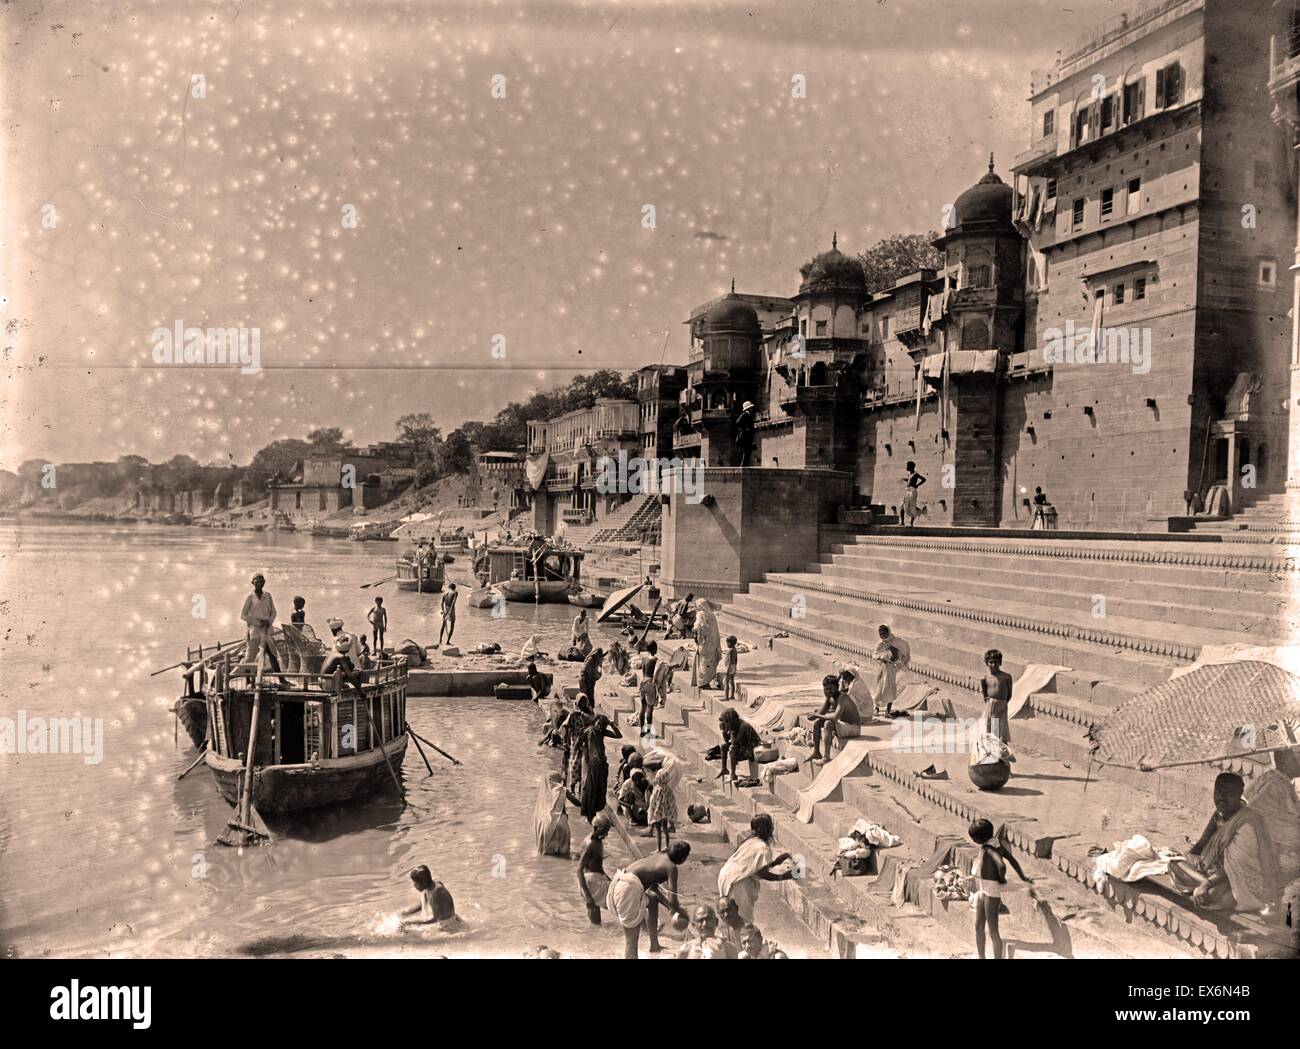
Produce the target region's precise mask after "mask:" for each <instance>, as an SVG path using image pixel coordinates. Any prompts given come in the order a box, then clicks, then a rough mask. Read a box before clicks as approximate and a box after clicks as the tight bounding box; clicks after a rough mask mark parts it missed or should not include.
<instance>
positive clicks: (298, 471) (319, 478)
mask: <svg viewBox="0 0 1300 1049" xmlns="http://www.w3.org/2000/svg"><path fill="white" fill-rule="evenodd" d="M414 467H415V450H414V449H413V448H411V447H410V446H409V445H405V444H400V443H397V442H392V441H386V442H383V443H380V444H373V445H369V446H367V447H365V448H350V447H344V448H339V449H336V450H321V451H319V452H317V453H315V454H313V455H310V456H308V457H307V458H306V459H304V460H303V461H302V462H301V463H300V464H298V465H297V466H296V467H295V469H294V471H293V473H292V475H291V476H290V477H289V478H288V479H285V480H273V481H271V482H270V483H269V484H268V485H267V488H268V490H269V493H270V499H271V510H272V511H273V512H282V513H287V514H289V515H290V516H304V517H308V518H315V517H325V516H328V515H330V514H335V513H338V512H339V511H340V510H344V509H347V508H349V507H351V508H364V509H370V508H371V507H375V506H379V505H380V504H381V503H384V502H387V501H388V500H389V499H392V498H393V497H394V496H396V495H397V494H398V493H399V492H400V491H401V490H402V489H404V488H405V487H406V486H407V485H409V484H411V483H413V482H414V480H415V470H414Z"/></svg>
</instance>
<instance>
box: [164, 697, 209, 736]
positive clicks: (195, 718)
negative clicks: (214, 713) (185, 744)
mask: <svg viewBox="0 0 1300 1049" xmlns="http://www.w3.org/2000/svg"><path fill="white" fill-rule="evenodd" d="M172 710H173V711H174V712H175V714H176V717H177V718H178V719H179V720H180V723H181V726H182V727H183V728H184V729H185V734H186V735H187V736H189V737H190V742H191V743H193V744H194V745H195V746H196V747H201V746H203V744H204V743H205V742H206V741H207V738H208V702H207V700H206V699H204V698H203V697H202V696H181V698H180V699H178V700H177V701H176V703H175V705H173V707H172Z"/></svg>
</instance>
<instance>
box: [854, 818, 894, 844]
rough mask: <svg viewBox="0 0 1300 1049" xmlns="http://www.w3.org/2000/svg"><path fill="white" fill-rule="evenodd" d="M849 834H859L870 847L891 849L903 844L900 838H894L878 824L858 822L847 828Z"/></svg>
mask: <svg viewBox="0 0 1300 1049" xmlns="http://www.w3.org/2000/svg"><path fill="white" fill-rule="evenodd" d="M849 833H850V834H861V835H862V836H863V837H864V838H866V839H867V841H869V842H870V843H871V844H872V845H875V846H877V847H878V848H882V849H892V848H893V847H894V846H895V845H901V844H902V843H903V839H902V838H896V837H894V835H892V834H890V833H889V831H887V830H885V828H884V827H882V826H881V825H880V824H879V823H872V822H870V821H869V820H863V819H860V820H858V821H857V822H856V823H855V824H853V826H852V827H850V828H849Z"/></svg>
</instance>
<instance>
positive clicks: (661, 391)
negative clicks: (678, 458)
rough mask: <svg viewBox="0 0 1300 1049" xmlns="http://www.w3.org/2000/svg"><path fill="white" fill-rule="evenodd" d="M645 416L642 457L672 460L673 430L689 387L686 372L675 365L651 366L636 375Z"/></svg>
mask: <svg viewBox="0 0 1300 1049" xmlns="http://www.w3.org/2000/svg"><path fill="white" fill-rule="evenodd" d="M633 376H634V377H635V379H636V395H637V402H638V403H639V404H640V417H641V456H642V457H643V458H645V459H656V458H658V459H670V458H672V454H673V430H674V427H675V426H676V424H677V413H678V411H679V410H680V408H681V393H682V390H684V389H685V388H686V369H685V368H682V367H679V366H678V365H675V364H647V365H646V366H645V367H644V368H638V369H637V370H636V371H635V372H633Z"/></svg>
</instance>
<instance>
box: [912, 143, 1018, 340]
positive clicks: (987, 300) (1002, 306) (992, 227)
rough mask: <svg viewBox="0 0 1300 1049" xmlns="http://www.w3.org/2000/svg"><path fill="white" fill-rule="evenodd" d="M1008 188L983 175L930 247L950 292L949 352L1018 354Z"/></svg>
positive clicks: (1014, 234) (1013, 237)
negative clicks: (938, 259) (935, 252)
mask: <svg viewBox="0 0 1300 1049" xmlns="http://www.w3.org/2000/svg"><path fill="white" fill-rule="evenodd" d="M1012 196H1013V194H1012V191H1011V187H1010V186H1008V185H1007V184H1006V183H1005V182H1003V181H1002V179H1000V178H999V177H998V175H997V173H996V172H995V171H994V170H993V154H991V153H990V154H989V170H988V173H987V174H985V176H984V177H983V178H981V179H980V180H979V181H978V182H977V183H975V185H973V186H971V187H970V189H968V190H966V192H964V193H963V194H961V196H959V197H958V198H957V200H956V201H955V202H954V204H953V211H952V215H951V220H952V224H951V225H950V226H949V227H948V229H947V230H945V232H944V235H943V236H942V237H940V238H939V239H938V240H936V241H935V242H934V246H935V247H936V248H938V249H939V250H940V251H942V252H943V253H944V273H945V275H946V276H947V279H948V287H949V288H950V289H954V290H953V292H952V294H951V295H950V296H949V300H948V314H949V320H948V325H947V336H948V343H947V347H948V349H949V350H997V351H998V352H999V353H1001V354H1003V355H1006V354H1011V353H1015V352H1016V351H1017V350H1019V349H1020V322H1021V318H1022V316H1023V314H1024V308H1025V303H1024V240H1023V238H1022V237H1021V235H1020V231H1019V230H1017V229H1016V227H1015V223H1014V222H1013V221H1012V217H1011V208H1012Z"/></svg>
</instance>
